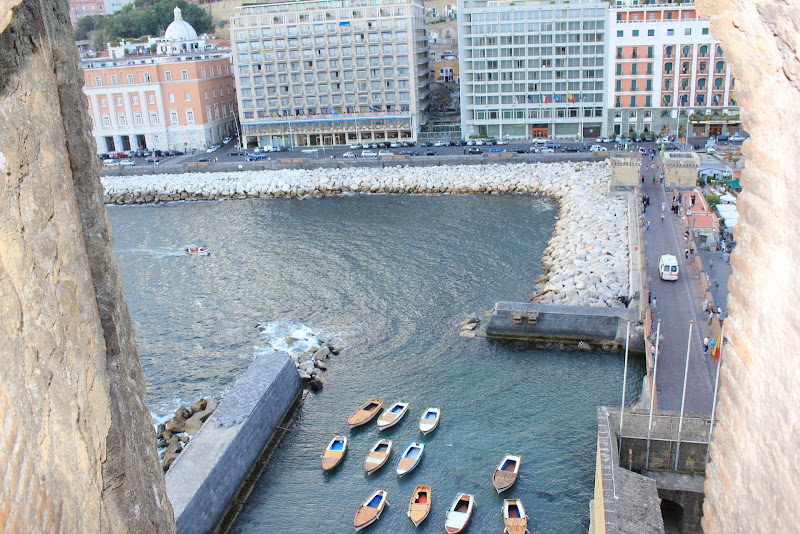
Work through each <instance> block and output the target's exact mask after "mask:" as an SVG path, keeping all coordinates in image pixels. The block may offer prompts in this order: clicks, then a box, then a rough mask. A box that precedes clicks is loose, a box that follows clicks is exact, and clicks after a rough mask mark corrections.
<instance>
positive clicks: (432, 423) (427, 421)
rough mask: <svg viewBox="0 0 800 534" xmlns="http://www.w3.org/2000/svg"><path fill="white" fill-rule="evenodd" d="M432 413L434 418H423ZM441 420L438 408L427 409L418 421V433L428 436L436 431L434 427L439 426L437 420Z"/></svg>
mask: <svg viewBox="0 0 800 534" xmlns="http://www.w3.org/2000/svg"><path fill="white" fill-rule="evenodd" d="M431 412H434V413H435V414H436V417H434V418H426V417H425V416H426V415H428V414H429V413H431ZM440 418H441V412H440V411H439V408H428V409H427V410H425V413H423V414H422V417H420V419H419V431H420V432H422V434H423V435H424V434H429V433H430V432H433V431H434V430H436V427H437V426H439V419H440Z"/></svg>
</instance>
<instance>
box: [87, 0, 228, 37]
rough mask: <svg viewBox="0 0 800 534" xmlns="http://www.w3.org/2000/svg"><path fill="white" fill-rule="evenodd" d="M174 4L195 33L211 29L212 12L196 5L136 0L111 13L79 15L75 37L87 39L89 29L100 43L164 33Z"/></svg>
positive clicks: (180, 1)
mask: <svg viewBox="0 0 800 534" xmlns="http://www.w3.org/2000/svg"><path fill="white" fill-rule="evenodd" d="M176 6H177V7H179V8H181V14H182V16H183V20H185V21H186V22H188V23H189V24H191V25H192V27H193V28H194V29H195V31H197V33H198V34H202V33H208V32H210V31H213V29H214V23H213V22H212V20H211V15H209V14H208V13H207V12H206V11H205V10H204V9H203V8H201V7H199V6H197V5H195V4H189V3H187V2H185V1H184V0H158V1H153V0H136V2H135V3H134V4H133V5H132V4H128V5H126V6H124V7H123V8H122V10H121V11H119V12H117V13H114V14H113V15H106V16H96V17H85V18H82V19H81V20H80V21H78V26H77V27H76V30H75V32H76V38H78V39H86V38H87V37H88V34H89V32H92V31H96V32H97V34H99V37H98V38H101V39H102V42H114V41H118V40H119V39H123V38H125V39H138V38H140V37H146V36H159V35H163V34H164V31H165V30H166V29H167V26H169V25H170V24H171V23H172V21H173V20H174V15H173V10H174V9H175V7H176ZM84 21H87V22H84Z"/></svg>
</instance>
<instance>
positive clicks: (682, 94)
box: [605, 0, 740, 137]
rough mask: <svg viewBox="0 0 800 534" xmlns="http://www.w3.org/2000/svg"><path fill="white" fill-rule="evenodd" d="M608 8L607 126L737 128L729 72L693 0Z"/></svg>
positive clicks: (680, 132) (697, 131)
mask: <svg viewBox="0 0 800 534" xmlns="http://www.w3.org/2000/svg"><path fill="white" fill-rule="evenodd" d="M630 4H631V5H629V2H627V1H625V0H617V2H616V3H612V5H611V7H610V8H609V11H608V13H609V23H608V35H609V46H608V56H607V57H608V60H607V64H608V65H609V68H608V69H607V71H606V73H607V83H606V85H607V87H608V91H607V99H606V102H605V106H606V108H607V109H608V110H609V112H608V117H607V123H606V128H607V129H606V132H607V133H608V134H619V133H623V134H624V133H627V132H637V133H641V132H644V131H648V132H652V133H654V134H659V133H666V134H670V135H676V136H678V137H684V136H685V135H686V132H687V128H688V132H689V135H690V136H709V135H711V136H714V135H718V134H721V133H734V132H738V131H739V129H740V122H739V108H738V107H737V105H736V97H735V94H734V78H733V76H732V75H731V72H730V67H729V66H728V65H727V63H726V62H725V56H724V51H723V48H722V45H721V43H720V41H718V40H716V39H714V38H713V37H712V36H711V35H710V33H709V21H708V20H707V19H702V18H698V16H697V12H696V11H695V7H694V4H693V3H680V4H678V3H675V4H666V3H665V4H648V5H633V4H638V2H630Z"/></svg>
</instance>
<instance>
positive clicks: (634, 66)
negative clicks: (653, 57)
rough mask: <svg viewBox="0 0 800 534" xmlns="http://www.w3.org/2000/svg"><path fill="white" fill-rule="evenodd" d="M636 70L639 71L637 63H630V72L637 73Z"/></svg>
mask: <svg viewBox="0 0 800 534" xmlns="http://www.w3.org/2000/svg"><path fill="white" fill-rule="evenodd" d="M638 71H639V65H637V64H636V63H634V64H633V65H631V74H639V72H638Z"/></svg>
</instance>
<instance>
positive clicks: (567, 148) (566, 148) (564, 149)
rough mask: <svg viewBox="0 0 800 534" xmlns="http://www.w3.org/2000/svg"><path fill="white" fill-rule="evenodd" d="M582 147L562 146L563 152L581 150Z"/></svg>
mask: <svg viewBox="0 0 800 534" xmlns="http://www.w3.org/2000/svg"><path fill="white" fill-rule="evenodd" d="M580 151H581V149H580V148H578V147H576V146H565V147H562V148H561V152H580Z"/></svg>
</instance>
